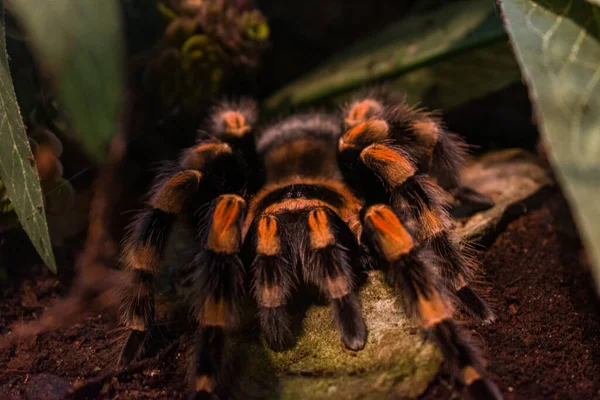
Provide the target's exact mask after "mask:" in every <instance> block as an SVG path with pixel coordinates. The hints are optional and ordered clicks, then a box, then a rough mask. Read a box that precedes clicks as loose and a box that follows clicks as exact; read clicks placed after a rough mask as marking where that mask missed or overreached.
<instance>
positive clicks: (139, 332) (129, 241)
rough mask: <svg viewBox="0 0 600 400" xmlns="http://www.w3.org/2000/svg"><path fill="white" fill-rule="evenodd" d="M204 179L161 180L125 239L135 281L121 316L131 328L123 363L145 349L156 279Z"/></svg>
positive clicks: (189, 175) (185, 174) (193, 174)
mask: <svg viewBox="0 0 600 400" xmlns="http://www.w3.org/2000/svg"><path fill="white" fill-rule="evenodd" d="M201 180H202V174H201V173H200V172H199V171H194V170H186V171H181V172H177V173H175V174H173V175H172V176H170V177H169V178H168V179H166V180H165V181H164V182H162V183H161V185H160V187H159V188H158V189H157V190H156V192H155V193H154V195H153V196H152V198H151V200H150V204H149V207H148V209H147V210H145V211H144V212H143V213H142V214H141V215H140V216H139V217H138V219H137V220H136V221H135V222H134V224H133V225H132V228H131V231H130V233H129V235H128V237H127V238H126V244H125V250H124V257H123V262H124V264H125V268H126V269H128V270H129V271H131V273H132V280H131V283H130V286H129V285H128V286H127V287H125V288H124V290H123V293H122V301H121V318H122V320H123V322H124V324H125V325H126V326H127V327H129V328H130V329H131V331H130V334H129V336H128V338H127V340H126V342H125V345H124V347H123V349H122V351H121V355H120V358H119V364H120V365H126V364H128V363H129V362H131V361H132V360H134V359H135V358H136V357H138V356H139V355H140V353H141V351H142V349H143V344H144V341H145V339H146V337H147V335H148V330H149V329H150V328H151V327H152V325H153V323H154V307H155V306H154V278H155V276H156V275H157V274H158V272H159V270H160V266H161V263H162V256H163V251H164V248H165V245H166V242H167V239H168V237H169V233H170V231H171V227H172V225H173V222H174V221H175V218H176V217H177V215H179V214H181V213H182V211H183V210H184V209H185V207H186V204H187V203H188V202H189V201H190V199H191V198H192V197H193V195H194V194H195V193H196V191H197V190H198V187H199V186H200V181H201Z"/></svg>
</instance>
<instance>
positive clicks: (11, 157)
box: [0, 0, 56, 272]
mask: <svg viewBox="0 0 600 400" xmlns="http://www.w3.org/2000/svg"><path fill="white" fill-rule="evenodd" d="M0 6H2V10H4V7H3V4H2V0H0ZM2 13H3V12H2ZM0 46H2V48H1V49H0V58H1V59H0V107H1V109H0V114H1V118H2V120H1V121H0V179H1V180H2V183H3V186H4V189H5V190H6V193H7V194H8V197H9V199H10V201H11V204H12V206H13V207H14V211H15V212H16V214H17V217H19V221H20V222H21V226H22V227H23V229H24V230H25V232H27V234H28V235H29V238H30V239H31V242H32V243H33V245H34V246H35V248H36V250H37V251H38V253H39V254H40V256H41V257H42V260H43V261H44V263H45V264H46V265H47V266H48V267H49V268H50V269H51V270H52V271H53V272H56V262H55V261H54V255H53V253H52V247H51V245H50V236H49V234H48V226H47V223H46V214H45V212H44V201H43V198H42V189H41V187H40V181H39V178H38V175H37V171H36V169H35V167H34V164H33V162H32V160H33V155H32V154H31V149H30V147H29V142H28V140H27V135H26V134H25V127H24V126H23V121H22V119H21V114H20V112H19V106H18V105H17V99H16V97H15V89H14V87H13V84H12V79H11V76H10V70H9V68H8V55H7V53H6V36H5V32H4V13H3V14H2V27H1V28H0Z"/></svg>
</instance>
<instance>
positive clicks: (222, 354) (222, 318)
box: [190, 194, 246, 399]
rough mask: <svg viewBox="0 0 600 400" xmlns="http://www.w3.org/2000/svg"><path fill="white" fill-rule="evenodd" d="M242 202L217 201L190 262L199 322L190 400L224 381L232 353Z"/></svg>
mask: <svg viewBox="0 0 600 400" xmlns="http://www.w3.org/2000/svg"><path fill="white" fill-rule="evenodd" d="M245 212H246V202H245V201H244V199H242V198H241V197H240V196H237V195H232V194H226V195H221V196H219V197H218V198H217V199H216V200H215V204H214V208H213V210H212V212H210V213H208V215H207V217H206V218H205V219H201V223H202V225H204V226H208V227H209V229H208V230H207V231H204V230H203V235H202V236H203V237H202V240H203V241H204V243H205V248H203V249H202V250H201V251H200V253H199V254H198V255H197V256H196V257H195V259H194V261H193V262H192V264H191V266H190V268H191V270H192V271H191V275H190V279H191V281H192V283H193V286H192V294H191V295H190V303H191V305H192V315H193V316H194V318H195V319H196V322H197V323H198V331H197V334H196V337H195V343H194V355H193V357H192V360H191V368H190V375H191V377H190V382H191V384H192V389H193V390H192V392H193V393H194V395H193V396H194V398H197V399H204V398H206V399H208V398H211V397H212V396H214V392H215V389H216V388H217V387H218V386H220V385H223V384H224V383H226V382H227V380H228V377H229V375H230V373H231V371H230V366H231V364H230V363H231V356H232V353H233V351H234V349H233V341H232V335H233V334H234V333H235V332H236V331H237V329H238V328H239V324H240V319H241V315H240V313H241V311H240V310H241V305H242V302H243V299H244V274H245V271H244V266H243V264H242V261H241V259H240V256H239V252H240V248H241V243H242V236H241V232H242V222H243V218H244V215H245Z"/></svg>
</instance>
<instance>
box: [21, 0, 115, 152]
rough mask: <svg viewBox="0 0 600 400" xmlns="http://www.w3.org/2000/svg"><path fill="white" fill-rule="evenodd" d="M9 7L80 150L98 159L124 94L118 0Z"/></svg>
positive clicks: (52, 0) (34, 1) (47, 0)
mask: <svg viewBox="0 0 600 400" xmlns="http://www.w3.org/2000/svg"><path fill="white" fill-rule="evenodd" d="M11 8H12V9H13V11H14V12H15V14H16V15H17V16H18V18H19V19H20V20H21V22H22V24H23V26H24V29H25V30H26V32H27V35H28V37H29V38H30V40H31V42H32V44H33V46H34V49H35V53H36V57H37V58H38V60H39V61H40V64H41V66H42V67H43V68H45V71H46V72H47V73H48V74H49V75H50V76H51V77H52V78H54V82H55V84H56V87H57V90H58V94H59V96H60V100H61V102H62V104H63V106H64V107H65V109H66V110H67V112H68V113H69V115H70V117H71V119H72V121H73V124H74V126H75V129H76V130H77V131H78V133H79V139H80V140H81V141H82V143H83V146H84V148H85V149H86V151H87V152H88V153H89V154H90V155H91V156H93V157H95V158H96V159H97V160H102V159H103V158H104V157H105V156H106V150H107V146H108V142H109V141H110V138H111V137H112V136H113V135H114V134H116V132H117V130H118V120H119V110H120V105H121V96H122V93H123V90H122V89H123V40H124V39H123V35H122V31H121V29H122V27H121V15H120V12H119V8H118V2H117V0H102V1H92V0H44V1H40V0H12V1H11Z"/></svg>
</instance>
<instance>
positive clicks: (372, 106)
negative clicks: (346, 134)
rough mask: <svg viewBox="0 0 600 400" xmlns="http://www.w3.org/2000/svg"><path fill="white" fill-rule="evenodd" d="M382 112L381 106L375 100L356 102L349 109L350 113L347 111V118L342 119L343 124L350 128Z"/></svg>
mask: <svg viewBox="0 0 600 400" xmlns="http://www.w3.org/2000/svg"><path fill="white" fill-rule="evenodd" d="M382 111H383V106H382V105H381V104H379V102H377V101H376V100H373V99H366V100H363V101H358V102H356V103H354V104H353V105H352V107H350V111H348V116H347V117H346V118H345V119H344V123H345V124H346V128H352V127H353V126H355V125H357V124H358V123H360V122H362V121H365V120H366V119H368V118H370V117H373V116H374V115H376V114H379V113H381V112H382Z"/></svg>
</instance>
